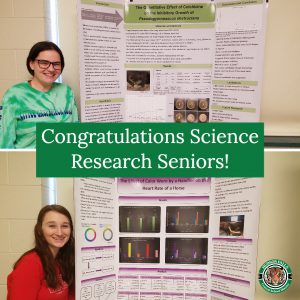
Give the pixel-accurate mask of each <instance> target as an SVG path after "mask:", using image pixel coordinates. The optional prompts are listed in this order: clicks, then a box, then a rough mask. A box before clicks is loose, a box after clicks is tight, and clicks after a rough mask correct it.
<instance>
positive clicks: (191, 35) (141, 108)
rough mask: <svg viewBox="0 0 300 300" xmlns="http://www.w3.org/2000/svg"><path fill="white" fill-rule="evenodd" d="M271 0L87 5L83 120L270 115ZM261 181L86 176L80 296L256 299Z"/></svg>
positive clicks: (79, 225) (81, 20) (80, 218)
mask: <svg viewBox="0 0 300 300" xmlns="http://www.w3.org/2000/svg"><path fill="white" fill-rule="evenodd" d="M265 22H266V3H265V1H259V0H258V1H254V0H253V1H201V2H199V1H188V2H182V1H163V3H161V1H160V2H158V1H125V2H124V1H109V2H102V1H101V2H99V1H88V0H82V1H78V24H79V35H80V39H79V49H80V69H81V78H80V84H81V111H82V120H83V121H84V122H123V121H126V122H197V123H203V122H214V121H224V122H256V121H258V120H259V112H260V93H261V78H262V62H263V52H264V51H263V49H264V35H265ZM260 191H261V180H260V179H255V178H217V179H215V178H118V179H117V178H78V179H75V191H74V192H75V202H76V232H77V236H76V240H77V245H76V280H77V282H76V289H77V290H76V297H77V299H130V300H131V299H133V300H135V299H137V300H140V299H144V300H147V299H149V300H150V299H151V300H152V299H166V300H168V299H172V300H177V299H180V300H181V299H182V300H193V299H197V300H198V299H200V300H201V299H228V298H234V299H254V286H255V278H256V274H255V270H256V265H255V264H254V263H253V261H255V260H256V250H257V231H258V222H259V219H258V212H259V202H260Z"/></svg>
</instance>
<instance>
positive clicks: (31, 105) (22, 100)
mask: <svg viewBox="0 0 300 300" xmlns="http://www.w3.org/2000/svg"><path fill="white" fill-rule="evenodd" d="M64 65H65V63H64V57H63V54H62V52H61V50H60V49H59V48H58V47H57V45H55V44H54V43H52V42H48V41H44V42H39V43H37V44H35V45H34V46H33V47H32V48H31V50H30V52H29V55H28V57H27V69H28V71H29V73H30V74H31V75H32V76H33V78H32V80H29V81H28V82H22V83H19V84H16V85H14V86H12V87H11V88H10V89H9V90H8V91H7V92H6V93H5V95H4V98H3V102H2V105H3V109H2V120H1V122H2V126H0V127H2V128H1V132H0V148H23V149H24V148H35V145H36V123H38V122H65V123H66V122H77V121H78V114H77V108H76V105H75V101H74V95H73V92H72V90H71V88H70V87H69V86H67V85H65V84H60V83H56V82H55V80H56V79H57V78H58V77H59V75H60V74H61V72H62V70H63V68H64Z"/></svg>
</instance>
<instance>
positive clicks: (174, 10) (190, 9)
mask: <svg viewBox="0 0 300 300" xmlns="http://www.w3.org/2000/svg"><path fill="white" fill-rule="evenodd" d="M124 21H125V23H211V22H214V21H215V5H214V4H208V3H162V4H128V5H127V6H126V7H125V18H124Z"/></svg>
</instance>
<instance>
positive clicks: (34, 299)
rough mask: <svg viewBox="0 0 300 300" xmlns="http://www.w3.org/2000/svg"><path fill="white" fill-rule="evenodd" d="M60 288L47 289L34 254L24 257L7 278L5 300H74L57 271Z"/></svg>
mask: <svg viewBox="0 0 300 300" xmlns="http://www.w3.org/2000/svg"><path fill="white" fill-rule="evenodd" d="M57 271H58V273H57V276H58V278H59V281H60V282H61V286H60V287H59V288H57V289H52V288H49V287H47V284H46V281H45V276H44V270H43V266H42V263H41V260H40V258H39V256H38V255H37V253H36V252H30V253H28V254H27V255H25V256H24V257H23V258H22V259H21V260H20V262H19V263H18V264H17V267H16V268H15V269H14V270H13V271H12V272H11V273H10V274H9V275H8V277H7V300H75V297H74V294H73V293H70V292H69V288H68V284H67V283H66V282H64V281H63V280H62V276H61V274H60V272H59V270H57Z"/></svg>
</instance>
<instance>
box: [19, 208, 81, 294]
mask: <svg viewBox="0 0 300 300" xmlns="http://www.w3.org/2000/svg"><path fill="white" fill-rule="evenodd" d="M50 211H54V212H58V213H60V214H62V215H64V216H66V217H67V218H68V219H69V222H70V227H71V234H70V238H69V240H68V242H67V243H66V244H65V245H64V246H63V247H62V248H61V249H60V250H59V252H58V254H57V256H56V258H54V257H53V254H52V253H51V250H50V248H49V246H48V243H47V241H46V239H45V237H44V234H43V231H42V224H43V220H44V218H45V215H46V214H47V213H48V212H50ZM34 236H35V247H34V248H33V249H31V250H29V251H27V252H25V253H24V254H23V255H22V256H21V257H20V258H19V259H18V261H17V262H16V263H15V265H14V268H16V266H17V264H18V262H19V261H20V260H21V259H22V257H23V256H25V255H26V254H28V253H30V252H36V253H37V254H38V256H39V257H40V259H41V262H42V265H43V269H44V273H45V280H46V282H47V286H48V287H50V288H53V289H55V288H58V287H59V285H60V283H59V281H58V279H57V276H56V271H55V265H56V263H58V264H59V266H60V268H61V273H62V278H63V280H64V281H65V282H66V283H67V284H68V285H69V288H70V289H74V286H75V250H74V249H75V240H74V236H73V222H72V218H71V215H70V213H69V211H68V210H67V209H66V208H64V207H63V206H61V205H56V204H53V205H46V206H44V207H43V208H42V209H41V210H40V212H39V214H38V218H37V222H36V225H35V227H34Z"/></svg>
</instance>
